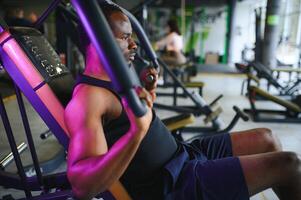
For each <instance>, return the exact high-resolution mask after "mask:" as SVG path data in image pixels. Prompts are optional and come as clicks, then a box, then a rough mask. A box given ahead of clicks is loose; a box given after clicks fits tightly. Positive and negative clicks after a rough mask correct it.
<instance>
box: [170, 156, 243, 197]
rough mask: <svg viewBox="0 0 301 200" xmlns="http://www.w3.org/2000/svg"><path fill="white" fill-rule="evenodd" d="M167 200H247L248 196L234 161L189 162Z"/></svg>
mask: <svg viewBox="0 0 301 200" xmlns="http://www.w3.org/2000/svg"><path fill="white" fill-rule="evenodd" d="M167 199H174V200H184V199H189V200H199V199H202V200H212V199H216V200H218V199H222V200H247V199H249V193H248V189H247V185H246V182H245V178H244V175H243V171H242V168H241V165H240V161H239V159H238V158H237V157H228V158H223V159H218V160H207V161H205V162H202V161H191V162H189V163H188V164H186V165H185V167H184V169H183V171H182V173H181V176H180V177H179V180H178V182H177V188H176V189H175V190H174V191H173V192H172V193H171V194H170V195H169V196H168V198H167Z"/></svg>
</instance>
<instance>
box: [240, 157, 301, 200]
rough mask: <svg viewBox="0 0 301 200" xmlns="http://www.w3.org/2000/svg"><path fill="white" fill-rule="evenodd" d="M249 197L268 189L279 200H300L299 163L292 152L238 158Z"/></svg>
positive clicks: (300, 170) (300, 163)
mask: <svg viewBox="0 0 301 200" xmlns="http://www.w3.org/2000/svg"><path fill="white" fill-rule="evenodd" d="M239 159H240V163H241V166H242V169H243V173H244V176H245V180H246V184H247V187H248V190H249V194H250V195H254V194H256V193H258V192H260V191H262V190H265V189H267V188H269V187H276V188H277V190H276V191H275V192H276V194H277V195H278V197H279V198H280V199H281V200H301V190H300V188H301V162H300V159H299V158H298V156H297V155H296V154H295V153H292V152H271V153H264V154H256V155H249V156H241V157H239Z"/></svg>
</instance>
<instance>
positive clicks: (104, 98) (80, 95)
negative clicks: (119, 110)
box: [65, 85, 114, 113]
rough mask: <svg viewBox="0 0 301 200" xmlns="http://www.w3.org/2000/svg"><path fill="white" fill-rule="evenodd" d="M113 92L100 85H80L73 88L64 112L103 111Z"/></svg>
mask: <svg viewBox="0 0 301 200" xmlns="http://www.w3.org/2000/svg"><path fill="white" fill-rule="evenodd" d="M113 96H114V95H113V94H111V93H110V92H108V91H107V90H106V89H104V88H101V87H93V86H89V85H81V86H78V87H76V88H75V90H74V92H73V96H72V99H71V101H70V102H69V104H68V106H67V108H66V109H65V112H70V113H72V112H74V110H78V109H80V110H82V111H84V112H85V111H90V110H93V111H95V112H104V111H105V110H106V107H107V106H109V105H110V104H109V102H110V101H111V100H112V98H113Z"/></svg>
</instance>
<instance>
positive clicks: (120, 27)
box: [80, 5, 137, 63]
mask: <svg viewBox="0 0 301 200" xmlns="http://www.w3.org/2000/svg"><path fill="white" fill-rule="evenodd" d="M101 8H102V11H103V13H104V15H105V17H106V19H107V21H108V23H109V25H110V27H111V30H112V32H113V34H114V37H115V39H116V42H117V43H118V45H119V47H120V49H121V51H122V53H123V55H124V57H125V59H126V61H127V62H128V63H131V62H132V61H133V60H134V56H135V53H136V49H137V45H136V44H135V42H134V41H133V39H132V26H131V23H130V21H129V19H128V17H127V16H126V15H125V14H124V13H123V12H122V11H121V10H120V9H119V8H118V7H116V6H112V5H105V6H102V7H101ZM80 29H81V28H80ZM80 35H81V41H82V43H83V48H84V50H85V49H86V47H87V46H88V45H90V43H91V42H90V40H89V38H88V36H87V35H86V33H85V32H84V31H83V30H80Z"/></svg>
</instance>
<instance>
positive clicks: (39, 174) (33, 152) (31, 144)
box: [15, 85, 43, 188]
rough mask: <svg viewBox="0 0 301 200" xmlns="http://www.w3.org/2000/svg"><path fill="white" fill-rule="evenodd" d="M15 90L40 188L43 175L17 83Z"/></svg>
mask: <svg viewBox="0 0 301 200" xmlns="http://www.w3.org/2000/svg"><path fill="white" fill-rule="evenodd" d="M15 91H16V96H17V101H18V105H19V109H20V113H21V117H22V122H23V126H24V129H25V134H26V138H27V142H28V146H29V150H30V153H31V158H32V161H33V165H34V169H35V171H36V175H37V179H38V182H39V184H40V186H41V188H43V176H42V172H41V169H40V164H39V160H38V156H37V152H36V150H35V145H34V142H33V138H32V134H31V130H30V126H29V122H28V118H27V114H26V110H25V106H24V102H23V98H22V95H21V92H20V89H19V88H18V86H17V85H15Z"/></svg>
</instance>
